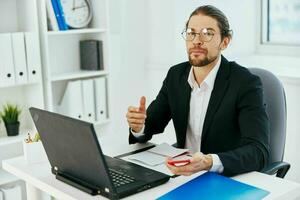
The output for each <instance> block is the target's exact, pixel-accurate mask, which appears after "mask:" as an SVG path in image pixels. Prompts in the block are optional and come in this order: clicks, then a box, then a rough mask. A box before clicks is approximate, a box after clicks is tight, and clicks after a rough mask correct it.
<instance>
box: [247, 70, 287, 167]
mask: <svg viewBox="0 0 300 200" xmlns="http://www.w3.org/2000/svg"><path fill="white" fill-rule="evenodd" d="M249 70H250V72H251V73H252V74H255V75H257V76H259V77H260V79H261V81H262V84H263V91H264V98H265V103H266V111H267V114H268V116H269V121H270V158H269V163H273V162H278V161H282V160H283V155H284V147H285V139H286V118H287V114H286V113H287V111H286V98H285V92H284V88H283V86H282V84H281V82H280V81H279V79H278V78H277V77H276V76H275V75H274V74H272V73H271V72H269V71H267V70H264V69H259V68H249Z"/></svg>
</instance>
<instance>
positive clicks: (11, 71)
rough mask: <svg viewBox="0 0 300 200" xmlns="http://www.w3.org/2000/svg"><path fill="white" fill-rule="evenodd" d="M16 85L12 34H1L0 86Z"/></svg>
mask: <svg viewBox="0 0 300 200" xmlns="http://www.w3.org/2000/svg"><path fill="white" fill-rule="evenodd" d="M14 84H15V67H14V61H13V51H12V43H11V34H10V33H1V34H0V86H10V85H14Z"/></svg>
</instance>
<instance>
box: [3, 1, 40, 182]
mask: <svg viewBox="0 0 300 200" xmlns="http://www.w3.org/2000/svg"><path fill="white" fill-rule="evenodd" d="M37 16H38V15H37V0H22V1H20V0H1V1H0V18H1V19H3V20H1V21H0V34H10V33H17V32H24V34H25V33H29V34H32V35H34V39H35V41H36V42H37V43H35V45H34V49H35V50H36V53H37V54H36V56H35V59H36V61H37V62H36V64H35V67H36V70H35V72H34V73H35V77H37V78H36V79H34V80H33V79H31V78H30V77H29V76H28V78H27V80H26V82H22V83H18V82H12V83H10V84H1V83H0V110H2V106H3V105H4V104H5V103H8V102H9V103H13V104H17V105H19V106H20V107H21V108H22V113H21V116H20V119H19V120H20V135H18V136H11V137H8V136H7V135H6V130H5V127H4V123H3V122H1V123H0V180H1V181H0V187H1V185H3V184H7V183H10V182H13V181H16V180H17V178H16V177H14V176H12V175H10V174H9V173H7V172H4V171H3V170H2V168H1V161H2V160H3V159H8V158H11V157H15V156H20V155H22V154H23V150H22V140H23V139H24V137H25V134H26V133H27V132H28V130H34V124H33V122H32V120H31V116H30V113H29V111H28V108H29V107H31V106H33V107H38V108H44V98H43V96H44V93H43V82H42V74H41V62H40V61H41V57H40V44H39V26H38V17H37ZM25 43H26V42H25ZM25 45H26V44H25ZM26 51H28V49H26ZM26 59H27V61H26V62H27V63H26V65H27V72H28V74H29V73H32V71H30V70H29V64H28V63H29V61H28V57H27V58H26ZM15 62H16V60H15V58H14V65H16V64H15ZM1 67H3V65H1V60H0V73H3V69H1ZM14 69H15V68H14ZM13 76H17V73H16V74H15V75H13Z"/></svg>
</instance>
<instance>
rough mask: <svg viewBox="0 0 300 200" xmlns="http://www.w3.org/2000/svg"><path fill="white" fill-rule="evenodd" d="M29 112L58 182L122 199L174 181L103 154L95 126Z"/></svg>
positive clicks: (55, 115) (163, 175)
mask: <svg viewBox="0 0 300 200" xmlns="http://www.w3.org/2000/svg"><path fill="white" fill-rule="evenodd" d="M29 111H30V113H31V116H32V119H33V121H34V123H35V126H36V128H37V130H38V132H39V134H40V136H41V139H42V143H43V146H44V148H45V151H46V154H47V156H48V159H49V161H50V164H51V169H52V170H51V171H52V173H53V174H55V176H56V178H57V179H58V180H61V181H63V182H66V183H68V184H70V185H72V186H74V187H77V188H78V189H81V190H83V191H85V192H88V193H90V194H92V195H95V194H100V195H103V196H105V197H108V198H110V199H119V198H123V197H126V196H129V195H131V194H135V193H137V192H141V191H143V190H146V189H149V188H152V187H155V186H158V185H161V184H163V183H165V182H167V181H168V180H169V179H170V176H168V175H166V174H163V173H160V172H157V171H154V170H151V169H148V168H145V167H142V166H139V165H136V164H134V163H130V162H126V161H124V160H121V159H118V158H112V157H108V156H105V155H103V153H102V150H101V147H100V144H99V142H98V139H97V136H96V133H95V130H94V126H93V124H92V123H88V122H84V121H81V120H77V119H73V118H70V117H67V116H63V115H60V114H56V113H52V112H48V111H45V110H41V109H37V108H30V109H29ZM111 142H112V145H113V142H114V141H111Z"/></svg>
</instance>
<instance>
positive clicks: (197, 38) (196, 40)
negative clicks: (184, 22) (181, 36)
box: [193, 34, 203, 44]
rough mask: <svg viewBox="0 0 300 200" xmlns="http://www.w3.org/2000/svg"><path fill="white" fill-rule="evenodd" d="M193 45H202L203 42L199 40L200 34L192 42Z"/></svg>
mask: <svg viewBox="0 0 300 200" xmlns="http://www.w3.org/2000/svg"><path fill="white" fill-rule="evenodd" d="M193 43H194V44H203V41H202V40H201V35H200V34H196V36H195V38H194V40H193Z"/></svg>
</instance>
